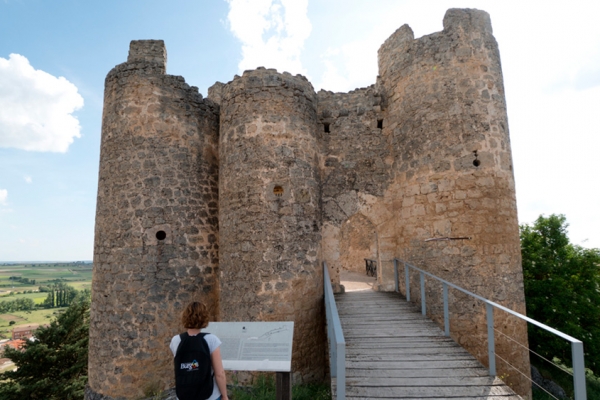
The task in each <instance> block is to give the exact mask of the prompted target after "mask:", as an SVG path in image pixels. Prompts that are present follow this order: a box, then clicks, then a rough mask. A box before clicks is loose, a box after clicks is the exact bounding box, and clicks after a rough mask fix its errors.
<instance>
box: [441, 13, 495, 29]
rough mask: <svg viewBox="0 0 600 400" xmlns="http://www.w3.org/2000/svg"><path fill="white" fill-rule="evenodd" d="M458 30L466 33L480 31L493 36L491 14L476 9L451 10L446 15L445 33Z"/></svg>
mask: <svg viewBox="0 0 600 400" xmlns="http://www.w3.org/2000/svg"><path fill="white" fill-rule="evenodd" d="M457 28H461V29H463V30H464V31H475V30H477V31H480V32H485V33H489V34H492V33H493V30H492V20H491V19H490V14H488V13H487V12H485V11H482V10H477V9H475V8H451V9H449V10H448V11H446V15H444V31H447V32H451V31H453V30H455V29H457Z"/></svg>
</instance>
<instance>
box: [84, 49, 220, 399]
mask: <svg viewBox="0 0 600 400" xmlns="http://www.w3.org/2000/svg"><path fill="white" fill-rule="evenodd" d="M165 70H166V50H165V46H164V43H163V41H162V40H161V41H155V40H144V41H133V42H131V48H130V51H129V58H128V60H127V62H126V63H123V64H121V65H118V66H116V67H115V68H114V69H113V70H112V71H111V72H110V73H109V74H108V76H107V78H106V84H105V97H104V113H103V121H102V143H101V155H100V174H99V186H98V203H97V211H96V232H95V247H94V274H93V282H92V285H93V298H92V308H91V324H90V350H89V388H88V390H87V392H86V398H87V399H114V398H120V399H121V398H127V399H133V398H138V397H139V396H140V395H142V394H143V391H144V389H146V388H148V387H150V386H152V385H156V384H158V385H159V387H160V388H161V389H162V388H167V387H172V386H173V371H172V368H173V367H172V359H171V356H170V353H169V350H168V344H169V342H170V339H171V337H172V336H173V335H174V334H177V333H179V332H180V331H181V329H182V327H180V322H179V321H180V315H181V310H182V308H183V307H184V306H185V305H186V304H187V303H188V302H189V301H191V300H197V299H200V300H202V301H204V302H206V303H207V304H208V306H209V309H210V310H211V313H212V317H213V318H216V316H217V313H218V287H217V276H216V270H217V268H218V253H217V242H218V220H217V198H218V185H217V179H218V151H217V144H218V143H217V137H218V106H216V105H215V104H214V103H212V102H210V101H207V100H203V99H202V96H200V95H199V93H198V90H197V88H193V87H189V86H188V85H187V84H186V83H185V81H184V79H183V78H181V77H178V76H171V75H165Z"/></svg>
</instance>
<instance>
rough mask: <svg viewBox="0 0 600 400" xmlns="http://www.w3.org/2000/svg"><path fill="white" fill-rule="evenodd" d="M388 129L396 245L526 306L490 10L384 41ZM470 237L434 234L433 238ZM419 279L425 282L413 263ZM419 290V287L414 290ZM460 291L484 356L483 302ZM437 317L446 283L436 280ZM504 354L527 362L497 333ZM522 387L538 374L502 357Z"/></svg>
mask: <svg viewBox="0 0 600 400" xmlns="http://www.w3.org/2000/svg"><path fill="white" fill-rule="evenodd" d="M379 70H380V80H379V85H380V88H381V89H380V90H381V91H382V92H383V96H384V97H385V99H386V101H385V103H386V109H385V112H384V121H385V123H384V134H387V135H389V136H390V138H391V142H392V149H393V152H394V155H393V158H394V164H393V171H394V172H393V175H394V179H395V183H396V184H397V185H398V194H399V195H400V196H401V198H402V202H401V203H399V202H398V203H397V206H396V207H395V209H394V210H393V213H394V215H395V216H396V219H397V223H396V229H397V238H396V246H397V247H396V251H395V253H396V254H397V255H398V256H401V257H402V258H404V259H406V260H408V261H410V262H412V263H414V264H416V265H417V266H422V267H425V268H426V269H427V270H428V271H430V272H432V273H434V274H436V275H438V276H440V277H442V278H444V279H447V280H449V281H451V282H453V283H456V284H458V285H460V286H462V287H464V288H466V289H468V290H470V291H473V292H474V293H477V294H479V295H481V296H484V297H486V298H489V299H491V300H493V301H496V302H498V303H500V304H503V305H505V306H507V307H508V308H511V309H513V310H516V311H518V312H521V313H525V299H524V294H523V276H522V270H521V257H520V244H519V232H518V221H517V209H516V199H515V186H514V178H513V170H512V160H511V152H510V142H509V136H508V122H507V114H506V104H505V97H504V87H503V80H502V71H501V67H500V56H499V52H498V46H497V43H496V41H495V39H494V37H493V35H492V27H491V23H490V19H489V15H488V14H487V13H485V12H483V11H478V10H458V9H451V10H448V12H447V13H446V16H445V17H444V30H443V31H442V32H438V33H434V34H432V35H428V36H424V37H422V38H419V39H417V40H414V38H413V34H412V30H411V29H410V28H409V27H408V26H407V25H405V26H403V27H401V28H400V29H398V31H396V32H395V33H394V34H393V35H392V36H391V37H390V38H389V39H388V40H387V41H386V42H385V43H384V44H383V45H382V46H381V48H380V50H379ZM457 237H467V238H468V239H460V240H444V241H426V240H427V239H435V238H457ZM413 279H414V282H413V285H414V286H413V287H414V288H416V287H418V284H417V283H418V280H417V276H416V274H415V275H414V276H413ZM413 293H414V291H413ZM451 298H454V299H455V300H456V301H455V302H454V305H453V307H452V308H451V310H450V312H451V315H452V319H451V331H452V334H453V337H454V338H455V339H456V340H457V341H458V342H459V343H460V344H461V345H462V346H464V347H465V348H466V349H467V350H469V351H470V352H471V353H473V354H474V355H475V356H476V357H477V358H478V359H479V360H481V361H482V362H483V363H484V364H487V333H486V332H487V331H486V322H485V312H482V305H481V304H476V302H473V301H472V300H470V299H467V298H465V297H463V296H459V295H458V294H456V293H453V294H452V295H451ZM427 300H428V303H429V304H430V305H431V306H430V308H429V310H428V311H429V313H430V314H431V315H432V316H433V317H434V319H437V320H440V319H441V318H443V314H442V310H441V287H439V286H437V285H433V284H431V285H429V287H428V290H427ZM496 329H498V330H500V331H501V332H503V333H507V334H509V333H510V334H511V336H512V337H513V339H516V340H518V341H519V342H521V343H523V344H525V345H526V344H527V329H526V324H525V323H524V322H522V321H520V320H517V319H513V318H508V317H506V316H504V315H497V316H496ZM497 346H498V354H499V355H501V356H502V357H503V358H507V359H510V360H512V362H513V363H514V365H516V366H517V367H518V368H519V369H520V370H521V371H524V372H525V373H526V374H528V372H529V359H528V353H527V352H526V351H523V350H521V349H520V348H518V347H517V346H514V345H510V344H508V343H507V342H505V341H503V340H502V338H500V339H499V340H498V343H497ZM498 362H499V364H498V366H499V375H508V376H509V378H508V381H509V383H511V384H512V386H513V387H514V388H515V390H516V391H517V392H519V393H527V392H528V391H529V389H528V388H529V387H530V385H529V382H527V380H526V379H524V378H522V377H521V375H519V374H518V373H516V372H515V371H514V370H512V369H511V368H510V367H507V366H506V364H504V363H503V362H500V361H498Z"/></svg>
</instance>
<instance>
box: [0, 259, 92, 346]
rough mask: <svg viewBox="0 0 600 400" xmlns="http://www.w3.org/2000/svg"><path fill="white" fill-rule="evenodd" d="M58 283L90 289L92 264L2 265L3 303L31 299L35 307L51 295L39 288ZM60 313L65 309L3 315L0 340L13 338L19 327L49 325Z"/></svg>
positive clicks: (1, 294)
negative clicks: (16, 328)
mask: <svg viewBox="0 0 600 400" xmlns="http://www.w3.org/2000/svg"><path fill="white" fill-rule="evenodd" d="M11 278H12V279H11ZM58 282H62V283H66V284H67V285H69V286H72V287H74V288H75V289H77V290H82V289H91V286H92V285H91V284H92V264H91V263H84V262H76V263H54V262H53V263H25V264H16V263H4V264H0V302H3V301H13V300H16V299H20V298H29V299H32V300H33V301H34V303H35V304H41V303H43V302H44V300H45V299H46V297H47V296H48V293H44V292H39V290H38V289H39V287H40V286H49V285H52V284H53V283H58ZM36 308H37V307H36ZM61 311H62V309H57V308H51V309H43V308H42V309H36V310H35V311H16V312H11V313H9V314H0V338H8V337H10V335H11V332H12V329H13V328H14V327H16V326H19V325H25V324H31V323H39V324H44V323H49V322H50V321H52V320H53V319H54V317H56V315H57V314H58V313H60V312H61ZM11 322H13V323H12V324H11Z"/></svg>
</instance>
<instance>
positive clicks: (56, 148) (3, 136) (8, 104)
mask: <svg viewBox="0 0 600 400" xmlns="http://www.w3.org/2000/svg"><path fill="white" fill-rule="evenodd" d="M81 107H83V98H82V97H81V96H80V95H79V93H78V92H77V87H76V86H75V85H73V84H72V83H71V82H69V81H68V80H66V79H65V78H64V77H59V78H57V77H55V76H52V75H50V74H48V73H46V72H44V71H40V70H36V69H34V68H33V67H32V66H31V65H30V64H29V60H27V58H25V57H23V56H21V55H19V54H11V55H10V56H9V58H8V60H7V59H5V58H1V57H0V147H12V148H17V149H22V150H31V151H53V152H66V151H67V149H68V148H69V145H70V144H71V143H73V140H74V138H76V137H77V138H78V137H81V135H80V133H79V131H80V126H79V121H78V120H77V118H76V117H74V116H73V115H72V113H73V112H74V111H76V110H78V109H80V108H81Z"/></svg>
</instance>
